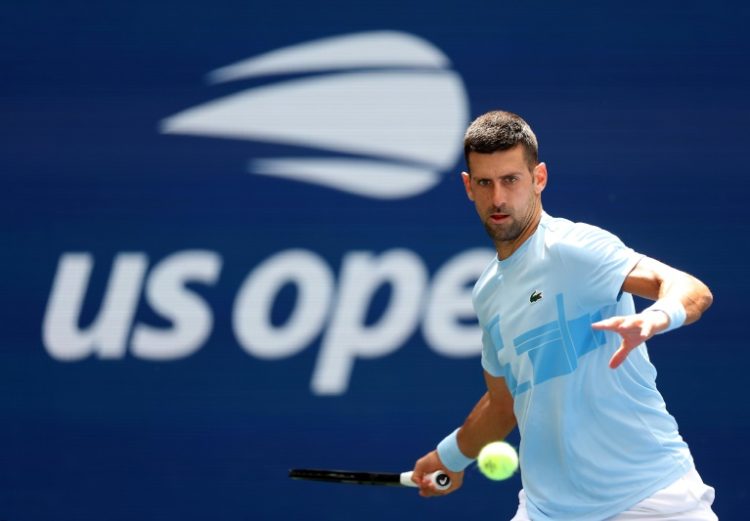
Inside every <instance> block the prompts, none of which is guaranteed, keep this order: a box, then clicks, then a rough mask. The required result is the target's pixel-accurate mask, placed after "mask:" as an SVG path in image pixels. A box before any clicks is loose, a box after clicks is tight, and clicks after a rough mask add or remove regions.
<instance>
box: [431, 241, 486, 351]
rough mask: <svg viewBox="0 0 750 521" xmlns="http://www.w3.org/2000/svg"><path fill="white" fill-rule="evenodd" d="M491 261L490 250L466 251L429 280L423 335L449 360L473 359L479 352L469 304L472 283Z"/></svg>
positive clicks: (471, 307)
mask: <svg viewBox="0 0 750 521" xmlns="http://www.w3.org/2000/svg"><path fill="white" fill-rule="evenodd" d="M490 259H492V250H489V249H484V248H477V249H473V250H467V251H465V252H463V253H461V254H459V255H456V256H455V257H453V258H452V259H450V260H449V261H448V262H446V263H445V264H444V265H443V266H442V267H441V268H440V269H439V270H438V272H437V273H435V277H434V278H433V281H432V290H431V291H430V297H429V299H428V300H427V309H426V310H425V316H424V321H423V323H422V333H423V334H424V337H425V340H427V343H428V344H429V345H430V347H431V348H432V349H433V350H434V351H435V352H437V353H440V354H441V355H444V356H450V357H465V356H474V355H476V354H478V353H480V352H481V350H482V349H481V348H482V343H481V336H482V335H481V331H480V330H479V326H478V325H477V324H476V323H472V324H461V322H460V320H462V319H463V320H467V321H469V320H471V321H473V320H474V318H475V317H476V315H475V314H474V307H473V305H472V302H471V292H472V287H473V284H474V282H476V280H477V279H478V278H479V276H480V275H481V274H482V272H483V271H484V269H485V268H486V267H487V264H488V263H489V261H490Z"/></svg>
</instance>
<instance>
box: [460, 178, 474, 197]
mask: <svg viewBox="0 0 750 521" xmlns="http://www.w3.org/2000/svg"><path fill="white" fill-rule="evenodd" d="M461 179H462V180H463V182H464V189H466V197H468V198H469V200H470V201H473V200H474V192H472V190H471V174H469V173H468V172H461Z"/></svg>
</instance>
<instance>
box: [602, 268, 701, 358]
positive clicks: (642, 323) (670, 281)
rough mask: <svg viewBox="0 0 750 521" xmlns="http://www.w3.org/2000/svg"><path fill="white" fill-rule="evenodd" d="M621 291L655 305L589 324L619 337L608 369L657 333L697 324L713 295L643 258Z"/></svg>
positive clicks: (682, 274)
mask: <svg viewBox="0 0 750 521" xmlns="http://www.w3.org/2000/svg"><path fill="white" fill-rule="evenodd" d="M622 290H623V291H626V292H628V293H631V294H633V295H638V296H639V297H643V298H647V299H651V300H655V301H656V302H655V303H654V304H653V305H651V306H649V307H648V308H646V309H645V310H643V311H642V312H640V313H637V314H635V315H627V316H618V317H611V318H608V319H606V320H602V321H600V322H596V323H595V324H593V325H592V327H593V328H594V329H599V330H606V331H614V332H615V333H618V334H619V335H620V336H621V337H622V342H621V343H620V348H619V349H618V350H617V351H616V352H615V354H614V355H613V356H612V359H611V360H610V361H609V366H610V367H611V368H612V369H614V368H615V367H617V366H619V365H620V364H621V363H622V362H623V361H624V360H625V358H626V357H627V356H628V353H630V351H632V350H633V349H635V348H636V347H638V346H639V345H640V344H641V343H643V342H645V341H646V340H648V339H649V338H651V337H652V336H654V335H655V334H657V333H661V332H664V331H668V330H672V329H676V328H677V327H680V326H681V325H687V324H692V323H693V322H695V321H697V320H698V319H699V318H700V317H701V315H702V314H703V312H704V311H706V309H708V307H709V306H710V305H711V302H712V301H713V296H712V295H711V291H710V290H709V289H708V287H707V286H706V285H705V284H703V282H701V281H700V280H698V279H696V278H695V277H693V276H692V275H689V274H687V273H685V272H682V271H679V270H676V269H674V268H672V267H671V266H667V265H666V264H664V263H662V262H659V261H657V260H654V259H651V258H648V257H643V258H642V259H641V260H640V261H639V262H638V264H636V265H635V267H634V268H633V269H632V270H631V272H630V273H629V274H628V276H627V277H626V278H625V282H623V284H622Z"/></svg>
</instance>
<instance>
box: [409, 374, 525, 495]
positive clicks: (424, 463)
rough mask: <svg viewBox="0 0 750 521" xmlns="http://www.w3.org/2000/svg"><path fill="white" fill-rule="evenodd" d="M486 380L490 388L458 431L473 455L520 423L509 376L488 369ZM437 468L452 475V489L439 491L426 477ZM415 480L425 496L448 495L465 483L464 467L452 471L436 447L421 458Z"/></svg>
mask: <svg viewBox="0 0 750 521" xmlns="http://www.w3.org/2000/svg"><path fill="white" fill-rule="evenodd" d="M484 380H485V382H486V383H487V392H486V393H485V394H484V396H482V398H480V399H479V401H478V402H477V404H476V405H475V406H474V409H472V411H471V413H470V414H469V416H468V417H467V418H466V421H464V424H463V426H461V428H460V429H459V431H458V435H457V441H458V448H459V450H460V451H461V453H462V454H463V455H464V456H466V457H468V458H470V459H475V458H476V457H477V456H478V455H479V451H480V450H481V449H482V447H484V446H485V445H487V444H488V443H490V442H492V441H497V440H502V439H504V438H505V437H506V436H507V435H508V434H510V432H511V431H512V430H513V428H514V427H515V426H516V417H515V415H514V414H513V396H512V395H511V394H510V391H508V386H507V385H506V384H505V379H504V378H501V377H494V376H492V375H490V374H489V373H488V372H487V371H485V372H484ZM436 470H443V471H445V472H446V473H447V474H448V475H449V476H450V477H451V479H452V485H451V487H450V488H449V489H448V490H446V491H438V490H436V489H435V488H434V486H432V484H431V483H430V482H429V480H424V479H423V478H424V476H425V474H430V473H431V472H434V471H436ZM412 480H413V481H414V482H415V483H417V484H418V485H419V489H420V490H419V494H420V495H422V496H437V495H444V494H449V493H451V492H453V491H455V490H457V489H458V488H459V487H460V486H461V484H462V482H463V471H460V472H452V471H450V470H449V469H447V468H445V466H444V464H443V462H442V461H441V460H440V456H439V455H438V452H437V450H433V451H431V452H429V453H427V454H426V455H425V456H423V457H422V458H420V459H419V460H418V461H417V463H416V464H415V466H414V474H413V475H412Z"/></svg>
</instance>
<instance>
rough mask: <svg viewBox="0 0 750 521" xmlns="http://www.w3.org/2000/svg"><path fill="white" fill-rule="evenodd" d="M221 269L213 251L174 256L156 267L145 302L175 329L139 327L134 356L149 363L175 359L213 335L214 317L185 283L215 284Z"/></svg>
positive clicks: (188, 353)
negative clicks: (149, 361)
mask: <svg viewBox="0 0 750 521" xmlns="http://www.w3.org/2000/svg"><path fill="white" fill-rule="evenodd" d="M220 270H221V257H220V256H219V255H218V254H216V253H213V252H210V251H183V252H179V253H175V254H173V255H171V256H169V257H167V258H166V259H164V260H163V261H161V262H160V263H159V264H158V265H156V267H154V268H153V270H152V271H151V273H150V275H149V278H148V282H147V284H146V299H147V300H148V303H149V304H150V305H151V307H152V308H153V309H154V310H155V311H156V312H157V313H159V314H160V315H162V316H163V317H165V318H167V319H168V320H170V321H171V322H172V324H173V326H172V327H171V328H168V329H165V328H157V327H152V326H149V325H147V324H139V325H137V326H136V328H135V330H134V331H133V340H132V343H131V351H132V353H133V354H134V355H135V356H137V357H139V358H144V359H147V360H175V359H178V358H184V357H187V356H190V355H192V354H193V353H194V352H195V351H197V350H198V349H199V348H200V347H201V346H202V345H203V343H204V342H205V340H206V338H208V335H209V334H210V333H211V329H212V328H213V315H212V313H211V309H210V308H209V307H208V306H207V305H206V303H205V302H204V301H203V299H201V298H200V297H199V296H198V295H196V294H195V293H193V292H191V291H190V290H188V289H187V288H186V287H185V284H186V283H188V282H200V283H203V284H214V283H215V282H216V280H217V278H218V277H219V272H220Z"/></svg>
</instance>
